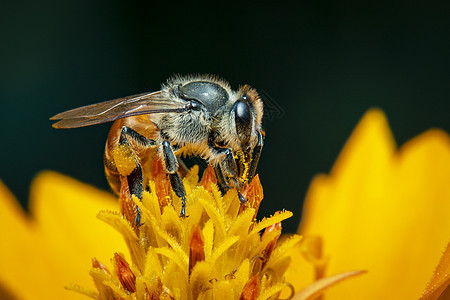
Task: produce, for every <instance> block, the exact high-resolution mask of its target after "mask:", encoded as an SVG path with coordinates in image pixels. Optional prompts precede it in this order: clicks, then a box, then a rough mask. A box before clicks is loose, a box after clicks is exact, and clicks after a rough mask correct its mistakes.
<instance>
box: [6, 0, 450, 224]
mask: <svg viewBox="0 0 450 300" xmlns="http://www.w3.org/2000/svg"><path fill="white" fill-rule="evenodd" d="M449 3H450V2H446V3H441V4H431V3H426V2H422V4H414V3H413V2H404V1H397V2H392V1H385V2H383V1H370V2H367V3H364V4H362V3H360V2H359V1H298V2H297V3H296V4H295V6H293V4H291V3H290V2H284V3H283V2H277V4H276V5H275V4H272V3H262V2H261V3H259V4H253V5H252V4H248V3H240V4H238V5H233V4H231V3H229V2H204V3H198V2H197V3H195V2H188V1H185V2H183V3H181V4H176V5H175V4H174V3H173V2H169V1H137V0H135V1H113V0H98V1H88V0H77V1H75V0H67V1H49V0H41V1H31V0H25V1H10V2H8V4H5V3H2V6H3V7H2V9H1V10H0V11H1V12H0V14H1V19H0V22H1V29H0V30H1V33H2V35H1V36H2V42H1V47H0V53H1V56H0V59H1V80H0V85H1V86H0V93H1V112H2V123H3V134H2V143H1V147H0V154H1V158H0V178H1V180H2V181H4V182H5V183H6V185H7V186H8V187H9V188H10V189H11V190H12V192H13V193H14V194H15V195H16V196H17V198H18V199H19V200H20V202H21V203H22V204H23V205H24V206H25V207H26V203H27V199H28V190H29V185H30V183H31V180H32V179H33V177H34V176H35V175H36V174H37V173H38V172H39V171H41V170H44V169H51V170H55V171H58V172H61V173H63V174H67V175H70V176H72V177H74V178H76V179H78V180H80V181H83V182H86V183H89V184H92V185H94V186H97V187H99V188H101V189H105V190H107V189H108V186H107V183H106V179H105V177H104V174H103V161H102V156H103V149H104V143H105V139H106V136H107V132H108V130H109V127H110V124H103V125H98V126H93V127H87V128H80V129H72V130H55V129H52V127H51V123H52V122H50V121H49V120H48V118H49V117H51V116H52V115H54V114H56V113H59V112H61V111H64V110H67V109H70V108H75V107H78V106H82V105H87V104H91V103H95V102H100V101H104V100H110V99H113V98H117V97H122V96H127V95H132V94H137V93H141V92H146V91H156V90H158V89H159V87H160V84H161V83H163V82H164V81H165V80H166V79H167V78H168V77H170V76H171V75H173V74H175V73H179V74H188V73H211V74H217V75H220V76H222V77H223V78H225V79H227V80H228V81H229V82H230V83H231V85H232V87H233V88H237V86H238V85H239V84H244V83H248V84H250V85H252V86H253V87H255V88H256V89H257V90H258V91H259V92H261V93H262V94H263V95H264V97H265V99H266V100H267V99H268V100H267V101H268V102H270V103H271V104H270V107H271V108H274V110H273V111H272V112H274V113H272V114H271V116H270V117H268V118H265V120H264V121H265V124H264V126H265V129H266V134H267V135H266V144H265V147H264V150H263V154H262V158H261V161H260V165H259V169H258V172H259V173H260V176H261V181H262V183H263V186H264V193H265V200H264V201H263V203H262V206H261V208H260V215H261V216H265V215H269V214H271V213H273V212H274V211H275V210H279V209H282V208H286V209H289V210H291V211H293V212H294V217H293V218H291V219H290V220H288V221H287V222H284V223H283V224H284V225H283V226H284V227H285V228H286V229H287V230H288V231H295V229H296V227H297V224H298V221H299V219H300V214H301V207H302V199H303V198H304V196H305V193H306V191H307V188H308V185H309V182H310V180H311V178H312V177H313V176H314V175H315V174H317V173H319V172H329V171H330V169H331V167H332V165H333V162H334V161H335V159H336V157H337V156H338V154H339V152H340V150H341V148H342V146H343V145H344V143H345V141H346V139H347V138H348V137H349V135H350V133H351V132H352V129H353V128H354V126H355V125H356V124H357V122H358V120H359V119H360V118H361V117H362V115H363V114H364V113H365V112H366V111H367V110H368V109H369V108H371V107H379V108H381V109H383V110H384V111H385V113H386V114H387V117H388V119H389V122H390V125H391V127H392V130H393V133H394V136H395V138H396V141H397V143H398V144H399V145H401V144H403V143H404V142H405V141H407V140H408V139H410V138H412V137H414V136H416V135H417V134H419V133H421V132H423V131H425V130H427V129H429V128H431V127H440V128H443V129H445V130H447V131H449V130H450V118H449V116H450V100H449V96H450V84H449V83H450V71H449V70H450V18H449V15H448V12H449V8H450V4H449Z"/></svg>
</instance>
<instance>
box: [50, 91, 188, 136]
mask: <svg viewBox="0 0 450 300" xmlns="http://www.w3.org/2000/svg"><path fill="white" fill-rule="evenodd" d="M183 111H186V103H184V102H182V101H174V100H171V99H169V98H167V96H165V95H164V93H163V92H161V91H158V92H154V93H143V94H138V95H134V96H129V97H125V98H119V99H114V100H110V101H105V102H100V103H96V104H91V105H87V106H82V107H78V108H75V109H71V110H68V111H65V112H62V113H60V114H57V115H55V116H53V117H51V118H50V120H60V121H58V122H56V123H54V124H53V125H52V126H53V127H54V128H77V127H84V126H90V125H95V124H100V123H106V122H110V121H114V120H117V119H122V118H126V117H131V116H137V115H145V114H154V113H162V112H183Z"/></svg>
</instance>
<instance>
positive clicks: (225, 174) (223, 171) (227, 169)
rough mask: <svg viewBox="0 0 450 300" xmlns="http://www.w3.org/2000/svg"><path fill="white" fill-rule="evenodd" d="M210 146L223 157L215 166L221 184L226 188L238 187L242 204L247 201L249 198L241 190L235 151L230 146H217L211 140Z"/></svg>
mask: <svg viewBox="0 0 450 300" xmlns="http://www.w3.org/2000/svg"><path fill="white" fill-rule="evenodd" d="M209 146H210V148H211V150H212V151H213V152H214V153H215V154H217V155H221V156H222V157H223V158H222V159H221V161H220V162H219V164H218V165H216V166H215V167H214V169H215V171H216V177H217V180H218V181H219V183H220V185H222V187H223V188H224V189H226V190H228V189H230V188H231V187H235V188H237V190H238V196H239V201H241V203H242V204H245V203H247V200H246V199H245V198H244V196H242V194H241V191H240V183H239V180H238V167H237V165H236V160H235V159H234V155H233V151H232V150H231V149H229V148H225V147H218V146H215V145H213V143H211V142H210V143H209Z"/></svg>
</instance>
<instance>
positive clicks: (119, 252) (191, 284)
mask: <svg viewBox="0 0 450 300" xmlns="http://www.w3.org/2000/svg"><path fill="white" fill-rule="evenodd" d="M374 120H375V121H374ZM370 124H375V125H370ZM369 125H370V126H369ZM383 126H384V127H385V128H384V130H385V131H383V132H384V134H386V132H389V131H388V129H387V125H386V124H385V121H384V118H383V116H382V115H381V113H379V112H377V111H375V112H371V113H369V114H368V116H367V117H366V118H364V120H363V121H362V123H361V125H360V126H358V128H357V130H356V133H355V135H354V137H353V138H352V139H351V140H350V142H349V145H352V144H356V145H359V144H361V145H362V146H359V147H356V146H352V147H350V146H347V147H346V148H345V149H346V150H344V154H343V157H344V158H340V159H339V160H338V162H337V164H336V167H335V168H334V169H333V172H332V174H331V176H330V177H324V176H321V177H318V178H317V179H315V180H314V182H313V184H312V187H311V189H310V192H309V193H308V197H307V202H306V206H305V207H306V210H305V216H304V217H305V218H304V222H303V224H302V226H301V232H302V233H305V234H306V235H307V238H305V240H304V241H303V242H299V241H300V240H301V237H300V236H299V235H293V236H291V237H288V238H286V237H284V238H282V241H281V242H280V241H278V239H279V236H280V233H281V225H280V222H281V221H282V220H284V219H286V218H288V217H290V216H291V213H290V212H288V211H281V212H277V213H275V214H274V215H273V216H271V217H269V218H264V219H262V220H261V221H257V220H256V219H255V216H256V212H257V210H258V207H259V204H260V201H261V200H262V198H263V192H262V187H261V185H260V183H259V179H258V178H257V177H256V178H255V179H254V180H253V181H252V183H251V184H250V185H249V186H248V187H247V189H246V190H245V192H244V196H245V197H246V199H248V205H247V206H246V207H244V206H240V203H239V200H238V197H237V194H236V191H233V190H231V191H229V192H228V193H227V194H225V195H223V196H222V195H221V194H220V192H219V190H218V188H217V186H216V184H215V178H214V175H213V172H212V171H211V169H207V170H206V171H205V173H204V175H203V177H202V179H201V180H199V178H198V175H197V171H198V169H196V168H193V169H192V170H191V171H190V172H189V173H188V174H187V175H186V177H185V178H184V179H183V182H184V185H185V187H186V192H187V194H188V197H187V199H188V203H187V214H188V215H189V217H187V218H179V217H178V213H179V206H180V201H179V199H178V198H177V197H176V196H175V195H174V194H173V192H172V191H171V189H170V183H169V182H168V181H167V180H166V179H165V175H164V174H163V173H158V168H155V170H156V171H155V170H154V171H155V172H156V175H155V174H153V175H154V176H153V179H152V181H151V182H150V189H151V191H153V193H148V192H145V193H144V196H143V199H142V202H141V201H139V200H137V199H136V198H135V197H134V196H133V197H132V196H131V195H129V192H127V191H126V189H122V191H123V192H122V194H121V197H120V200H121V201H120V202H118V201H116V199H115V197H113V196H112V195H110V194H109V193H105V192H101V191H98V190H96V189H94V188H92V187H89V186H87V185H84V184H82V183H79V182H77V181H74V180H72V179H70V178H67V177H65V176H63V175H60V174H56V173H53V172H44V173H41V174H40V175H38V176H37V178H36V179H35V180H34V182H33V185H32V187H31V193H30V195H31V197H30V214H31V216H32V217H31V218H30V217H29V216H27V215H26V214H25V213H24V212H23V211H22V209H21V208H20V207H19V205H18V204H17V202H16V201H15V199H14V197H13V196H12V195H11V194H10V193H9V191H8V190H7V189H6V187H5V186H4V185H3V184H1V182H0V236H1V241H2V242H1V245H0V299H9V298H11V299H84V298H86V297H85V296H83V295H81V294H85V295H88V296H91V297H94V298H97V299H153V298H167V299H172V298H175V299H195V298H202V299H211V298H215V299H230V298H240V299H267V298H269V297H271V298H277V297H282V298H286V297H289V296H292V285H293V286H294V287H295V291H296V293H297V294H296V296H295V299H314V298H315V297H318V296H320V294H321V293H322V292H323V290H324V289H325V288H327V287H330V286H334V285H336V283H338V282H341V281H343V280H344V279H347V278H349V277H353V276H356V275H359V274H361V273H362V272H361V271H350V270H368V273H367V274H365V275H363V276H360V278H356V279H352V280H348V282H347V280H345V282H343V283H342V284H338V285H336V286H335V287H333V288H332V289H330V291H329V292H328V294H327V295H326V296H327V297H328V296H335V297H336V295H337V297H338V298H339V297H340V298H342V299H350V298H351V297H356V298H358V299H361V298H363V299H369V297H368V296H367V295H366V294H364V292H368V293H375V292H379V291H376V290H375V289H373V288H372V286H371V284H372V282H373V284H375V285H376V286H377V287H379V288H380V289H384V293H382V292H383V291H381V292H380V293H381V294H380V293H379V294H377V295H378V296H377V297H378V298H383V299H386V298H389V297H390V298H392V299H395V298H396V297H397V296H398V297H400V296H401V297H400V298H402V299H404V298H405V297H403V295H405V296H406V298H408V297H409V296H411V295H412V296H413V298H414V297H415V298H417V297H419V296H420V294H421V293H420V292H419V293H415V294H413V293H412V292H411V294H406V293H407V292H409V290H413V289H416V290H417V288H416V286H414V288H413V286H409V285H408V284H409V283H410V284H412V285H418V284H420V285H421V286H420V291H422V290H423V289H424V288H425V286H426V283H427V280H429V279H431V278H432V275H433V269H434V268H435V267H436V266H437V264H438V261H439V256H440V254H441V253H442V251H444V248H445V244H446V242H447V241H448V238H449V237H450V235H449V231H448V229H449V226H448V225H449V224H448V220H447V219H450V218H449V214H448V212H449V209H448V202H449V201H448V200H449V198H448V196H449V192H448V189H445V188H443V187H442V185H443V183H444V182H446V181H448V179H449V178H450V177H449V174H448V170H449V169H450V168H449V165H448V161H449V158H448V148H449V147H448V136H446V135H445V134H444V133H442V132H437V133H436V131H433V132H434V133H433V134H432V136H438V138H435V139H434V140H433V139H432V138H431V141H434V142H432V143H431V144H432V145H434V146H431V148H427V147H425V149H423V148H424V147H422V148H421V147H416V146H414V147H412V146H411V147H412V148H414V149H415V148H418V149H419V150H417V149H416V150H415V151H412V150H411V152H413V153H416V152H417V153H416V154H415V155H412V154H407V153H409V152H410V151H406V149H408V148H406V146H405V147H404V150H402V152H401V153H402V154H400V155H399V154H397V153H395V151H394V146H393V145H392V138H389V139H388V140H389V141H390V142H386V140H384V144H383V143H381V144H380V138H379V134H377V132H378V130H377V128H379V127H381V128H383ZM361 128H362V129H361ZM364 128H368V129H364ZM363 129H364V130H363ZM367 132H369V133H371V134H369V135H368V136H367ZM355 136H356V137H355ZM426 136H427V135H426ZM371 139H374V141H371ZM428 139H430V138H427V139H426V140H427V141H428ZM381 140H383V139H381ZM442 140H445V143H446V144H445V143H444V146H442ZM413 142H414V140H413ZM411 143H412V142H411ZM428 143H429V141H428V142H426V143H425V144H428ZM389 144H390V145H391V146H390V147H389V149H390V151H392V153H391V154H390V155H389V153H386V152H388V151H384V152H383V153H384V154H383V155H381V156H380V157H379V154H378V152H379V151H380V149H381V150H382V149H385V147H384V146H383V145H389ZM439 145H440V146H439ZM352 148H357V149H359V148H362V150H361V149H360V151H356V150H352V151H350V150H351V149H352ZM348 149H350V150H348ZM420 149H422V150H420ZM427 149H428V150H427ZM436 149H441V150H440V152H439V151H437V150H436ZM385 150H386V149H385ZM361 152H363V154H364V155H362V157H361ZM424 152H425V154H423V153H424ZM430 152H431V153H432V154H433V155H431V157H432V159H434V160H435V161H436V162H439V164H440V166H441V169H440V171H436V170H434V169H429V170H428V169H427V168H432V167H433V163H432V162H430V161H425V160H423V159H422V160H420V159H419V158H421V157H422V156H430ZM421 153H422V154H421ZM445 153H447V154H445ZM411 155H412V157H411ZM421 155H422V156H421ZM445 155H447V156H446V157H447V158H445V159H446V160H445V159H444V158H443V157H444V156H445ZM389 156H390V157H391V159H389ZM341 157H342V156H341ZM408 157H409V158H408ZM373 160H379V161H378V163H374V162H373ZM346 161H347V162H346ZM348 161H350V162H352V164H350V166H351V167H346V165H347V164H349V163H348ZM411 161H412V162H411ZM419 161H420V163H419V166H417V165H414V166H411V165H410V164H411V163H417V162H419ZM362 162H364V163H365V165H364V164H362ZM390 163H392V165H389V164H390ZM441 163H442V164H441ZM360 164H362V165H360ZM445 164H446V165H445ZM434 167H435V166H434ZM372 168H375V170H377V172H379V173H376V174H373V170H372ZM417 168H418V169H419V170H418V171H417V170H416V169H417ZM352 170H363V171H364V172H363V173H364V174H363V175H364V176H362V175H360V174H353V173H352V172H351V171H352ZM383 170H384V171H386V170H389V171H390V173H388V174H389V175H387V174H384V173H382V172H381V171H383ZM427 170H428V171H429V172H428V171H427ZM417 172H419V173H420V172H422V173H430V175H428V176H431V177H427V176H425V175H423V176H425V177H423V178H421V177H419V176H417V177H414V176H413V174H416V175H417ZM435 172H436V173H435ZM446 172H447V173H446ZM158 174H160V175H161V176H160V177H158ZM342 174H343V175H342ZM344 175H345V176H344ZM439 175H440V176H441V177H440V178H437V177H439ZM408 176H409V177H408ZM341 177H342V178H345V180H344V179H342V178H341ZM366 177H367V178H369V179H370V180H368V181H367V182H366V181H365V179H366ZM378 177H380V178H382V179H383V180H379V179H378ZM413 179H414V181H411V180H413ZM375 180H379V181H375ZM422 181H423V182H422ZM352 182H353V185H352ZM355 182H356V184H355ZM408 182H413V184H412V185H409V184H408ZM330 184H331V187H330ZM123 186H124V187H126V186H127V184H126V182H123ZM376 187H377V188H376ZM388 187H389V188H390V190H389V191H390V192H389V193H387V192H386V189H387V188H388ZM393 187H396V189H394V188H393ZM406 188H409V190H408V191H409V193H408V197H409V199H410V201H409V202H408V201H406V200H405V198H404V197H405V196H404V193H403V190H404V189H406ZM447 188H448V187H447ZM367 190H368V191H367ZM425 190H428V192H427V193H425V192H424V191H425ZM380 195H381V196H380ZM376 196H379V197H376ZM355 197H356V198H357V199H358V200H359V201H356V200H355ZM380 197H381V198H382V199H380ZM385 198H389V199H390V202H388V203H390V206H389V210H388V211H387V209H385V210H383V209H382V208H383V206H382V204H383V203H385V202H386V200H387V199H385ZM397 198H399V199H401V200H398V199H397ZM422 198H425V199H426V201H425V202H426V203H428V205H429V206H427V205H425V204H423V203H422V202H421V201H423V199H422ZM430 198H432V199H430ZM367 199H370V200H376V201H375V202H374V203H372V202H369V203H367ZM436 199H437V200H436ZM439 199H440V200H439ZM419 200H421V201H419ZM315 201H317V203H315ZM326 201H328V202H326ZM439 201H442V202H444V201H446V203H440V204H439V203H438V202H439ZM341 202H342V203H341ZM349 202H350V203H349ZM405 202H407V204H405ZM419 202H420V203H419ZM434 202H436V203H438V204H439V205H438V204H433V203H434ZM119 204H120V205H119ZM137 206H138V207H139V209H140V211H141V224H140V225H139V226H138V225H136V223H135V222H134V221H135V219H136V213H137V208H136V207H137ZM403 206H405V207H403ZM375 210H377V211H376V212H375ZM355 211H356V212H355ZM99 212H100V213H99ZM369 212H370V213H369ZM400 212H401V213H400ZM414 212H415V213H414ZM96 215H97V218H96V217H95V216H96ZM430 216H432V217H434V219H431V217H430ZM444 218H447V219H446V220H443V219H444ZM321 222H323V224H322V223H321ZM433 222H435V223H434V224H433ZM416 223H420V224H416ZM363 225H364V226H363ZM409 230H411V232H409ZM444 237H445V238H444ZM358 239H360V240H358ZM444 239H447V241H443V240H444ZM449 252H450V250H448V249H447V251H446V255H444V257H443V259H442V260H441V263H440V265H439V266H438V267H437V269H436V272H435V274H434V276H433V278H432V280H431V281H430V282H429V284H428V286H427V291H426V292H425V294H424V299H436V297H435V296H436V295H438V294H440V293H442V291H443V290H444V289H445V287H446V286H447V285H448V282H449V279H448V277H449V276H448V274H449V267H450V263H449V260H450V258H449V256H450V253H449ZM289 253H290V256H291V259H292V263H291V264H290V258H289V255H288V254H289ZM411 258H412V259H411ZM377 261H378V263H377ZM380 264H385V265H384V267H386V269H382V268H381V267H380ZM388 267H391V268H393V269H394V271H395V272H394V271H392V270H388V269H387V268H388ZM399 268H401V270H399ZM380 269H381V270H382V271H383V272H386V273H381V275H380ZM89 270H90V271H89ZM342 272H345V273H342ZM423 273H427V274H425V275H426V276H425V275H423ZM88 274H89V275H90V276H89V275H88ZM308 274H309V277H308ZM334 274H335V275H334ZM326 276H328V277H326ZM383 279H384V282H383ZM70 284H71V285H70ZM308 284H310V285H308ZM382 284H385V285H382ZM64 286H66V287H68V288H69V289H71V290H65V289H64ZM73 290H75V291H78V292H80V293H76V292H74V291H73ZM397 290H399V291H400V292H397ZM280 292H281V293H282V294H281V295H280ZM401 292H404V294H402V293H401ZM336 293H337V294H336ZM391 295H394V296H392V297H391ZM399 295H400V296H399ZM8 297H9V298H8ZM398 297H397V299H398ZM426 297H429V298H426Z"/></svg>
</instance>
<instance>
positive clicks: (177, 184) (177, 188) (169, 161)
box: [161, 141, 186, 218]
mask: <svg viewBox="0 0 450 300" xmlns="http://www.w3.org/2000/svg"><path fill="white" fill-rule="evenodd" d="M161 152H162V156H163V157H162V159H163V165H164V168H165V170H166V172H167V174H169V179H170V185H171V186H172V189H173V191H174V192H175V194H176V195H177V196H178V197H180V198H181V211H180V217H182V218H184V217H186V190H185V189H184V185H183V181H182V180H181V177H180V175H179V174H178V173H177V170H178V160H177V157H176V155H175V153H174V152H173V149H172V146H171V145H170V143H169V142H168V141H163V142H162V144H161Z"/></svg>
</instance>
